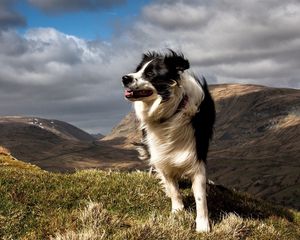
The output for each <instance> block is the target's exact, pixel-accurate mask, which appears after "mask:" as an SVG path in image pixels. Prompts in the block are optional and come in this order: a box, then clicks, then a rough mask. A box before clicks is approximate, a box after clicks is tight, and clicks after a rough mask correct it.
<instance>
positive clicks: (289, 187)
mask: <svg viewBox="0 0 300 240" xmlns="http://www.w3.org/2000/svg"><path fill="white" fill-rule="evenodd" d="M211 92H212V95H213V98H214V99H215V102H216V110H217V121H216V125H215V135H214V140H213V142H212V144H211V148H210V153H209V155H208V174H209V178H210V179H212V180H214V181H216V182H218V183H221V184H224V185H225V186H230V187H234V188H237V189H239V190H242V191H247V192H249V193H253V194H255V195H256V196H260V197H262V198H265V199H268V200H272V201H276V202H278V203H282V204H287V205H290V206H294V207H297V208H300V164H299V159H300V90H294V89H277V88H269V87H263V86H256V85H241V84H228V85H216V86H211ZM137 128H138V123H137V121H136V119H135V117H134V114H133V113H130V114H128V115H127V116H126V117H125V118H124V119H123V120H122V121H121V122H120V124H119V125H118V126H116V127H115V128H114V129H113V131H112V133H111V134H110V135H108V136H106V137H105V138H104V140H109V141H110V142H113V143H115V144H117V145H118V146H121V147H123V148H125V149H131V148H133V146H132V144H131V142H135V141H137V142H138V141H139V139H140V134H137V131H136V129H137Z"/></svg>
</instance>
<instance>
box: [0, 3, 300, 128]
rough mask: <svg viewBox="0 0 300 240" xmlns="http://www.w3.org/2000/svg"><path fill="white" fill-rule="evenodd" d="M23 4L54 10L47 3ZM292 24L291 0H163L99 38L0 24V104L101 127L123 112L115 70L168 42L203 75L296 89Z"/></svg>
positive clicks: (298, 61) (295, 19) (298, 37)
mask: <svg viewBox="0 0 300 240" xmlns="http://www.w3.org/2000/svg"><path fill="white" fill-rule="evenodd" d="M31 2H32V3H35V4H46V2H47V4H49V6H48V7H46V5H44V7H43V8H44V9H45V11H46V10H47V11H52V12H54V11H58V10H57V9H56V10H55V6H54V5H53V7H50V5H51V4H50V3H49V2H50V1H37V0H35V1H33V0H32V1H31ZM54 2H55V1H52V2H51V3H54ZM63 2H64V3H68V2H66V1H63ZM84 2H85V3H86V4H87V5H86V6H92V5H90V4H92V2H91V1H84ZM72 3H74V6H77V5H76V4H78V3H77V1H72ZM75 3H76V4H75ZM112 3H113V2H112ZM115 3H116V2H115ZM119 3H120V4H121V2H119ZM94 4H97V3H94ZM5 6H7V5H5ZM41 6H42V5H41ZM41 6H40V7H41ZM51 6H52V5H51ZM62 6H63V5H62ZM74 6H73V7H72V8H71V7H70V6H69V7H70V8H68V9H69V10H70V11H71V9H75V8H74ZM78 6H79V5H78ZM99 7H100V5H99ZM83 8H84V9H87V7H83ZM6 9H9V8H6ZM61 9H63V8H61ZM69 10H68V11H69ZM298 26H300V3H299V1H296V0H295V1H293V0H287V1H279V0H278V1H277V0H269V1H258V0H253V1H246V0H241V1H238V2H237V1H234V0H223V1H217V0H210V1H176V0H173V1H154V2H152V3H151V4H149V5H147V6H145V8H144V9H143V10H142V12H141V14H140V15H139V16H137V17H136V20H135V21H133V22H131V24H130V26H128V25H122V26H121V27H120V28H119V29H118V31H116V32H115V35H114V36H113V37H112V39H111V40H110V41H109V42H102V41H98V40H93V41H88V40H85V39H81V38H78V37H76V36H71V35H67V34H65V33H62V32H59V31H57V30H56V29H53V28H35V29H29V30H28V31H27V32H26V33H25V35H24V36H20V35H19V34H17V33H16V32H15V31H13V30H11V29H6V30H3V31H0V64H1V68H0V111H1V114H2V115H16V114H24V115H35V116H42V117H47V118H56V119H60V120H65V121H68V122H71V123H73V124H75V125H77V126H79V127H81V128H83V129H85V130H87V131H90V132H102V133H108V132H109V130H110V128H111V127H112V126H113V125H115V124H117V123H118V121H119V120H120V119H121V118H122V116H124V115H125V114H126V113H127V112H128V111H129V110H130V104H129V103H127V102H126V101H125V100H124V99H123V96H122V95H123V93H122V92H123V90H122V85H121V76H122V75H123V74H125V73H128V72H131V71H132V70H134V69H135V66H136V64H137V63H138V62H139V60H140V57H141V54H142V52H144V51H148V50H165V49H166V48H168V47H171V48H174V49H176V50H181V51H182V52H183V53H184V54H185V55H186V57H187V58H188V59H189V60H190V62H191V68H192V71H194V72H196V73H197V74H199V75H201V74H203V75H205V76H206V77H207V78H208V81H209V82H210V83H225V82H240V83H255V84H262V85H268V86H275V87H294V88H300V81H299V76H300V30H299V27H298ZM12 43H13V44H12Z"/></svg>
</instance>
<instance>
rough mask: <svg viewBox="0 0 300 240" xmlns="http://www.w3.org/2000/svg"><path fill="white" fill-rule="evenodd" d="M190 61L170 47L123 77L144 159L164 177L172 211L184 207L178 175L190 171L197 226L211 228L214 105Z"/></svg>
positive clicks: (148, 55) (147, 57)
mask: <svg viewBox="0 0 300 240" xmlns="http://www.w3.org/2000/svg"><path fill="white" fill-rule="evenodd" d="M189 67H190V64H189V61H188V60H187V59H185V57H184V55H183V54H182V53H177V52H175V51H173V50H171V49H169V51H168V52H167V53H159V52H148V53H145V54H143V57H142V61H141V62H140V64H139V65H138V66H137V68H136V71H135V72H133V73H129V74H126V75H125V76H123V77H122V82H123V86H124V88H125V93H124V95H125V98H126V99H127V100H129V101H131V102H133V105H134V109H135V113H136V116H137V119H138V120H139V122H140V128H141V130H142V143H141V144H140V147H139V153H140V158H141V159H147V158H148V159H149V162H150V165H151V166H153V167H154V168H155V170H156V171H157V173H158V176H159V178H160V179H161V181H162V183H163V185H164V187H165V191H166V194H167V196H169V197H170V198H171V202H172V212H177V211H181V210H183V208H184V205H183V201H182V197H181V195H180V192H179V187H178V180H179V178H181V177H183V176H184V177H188V178H190V179H191V181H192V190H193V193H194V197H195V202H196V212H197V216H196V231H197V232H208V231H210V225H209V218H208V209H207V200H206V181H207V178H206V158H207V152H208V147H209V142H210V140H211V138H212V135H213V125H214V122H215V105H214V101H213V99H212V97H211V94H210V92H209V89H208V86H207V82H206V80H205V79H204V78H203V77H202V78H201V79H199V78H197V77H196V76H195V75H194V74H193V73H191V72H189V71H187V70H188V69H189Z"/></svg>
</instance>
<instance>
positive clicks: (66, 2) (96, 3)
mask: <svg viewBox="0 0 300 240" xmlns="http://www.w3.org/2000/svg"><path fill="white" fill-rule="evenodd" d="M28 2H29V3H31V4H32V5H34V6H36V7H38V8H40V9H41V10H43V11H45V12H47V13H63V12H74V11H82V10H90V11H92V10H98V9H109V8H112V7H114V6H119V5H122V4H125V3H126V0H52V1H50V0H28Z"/></svg>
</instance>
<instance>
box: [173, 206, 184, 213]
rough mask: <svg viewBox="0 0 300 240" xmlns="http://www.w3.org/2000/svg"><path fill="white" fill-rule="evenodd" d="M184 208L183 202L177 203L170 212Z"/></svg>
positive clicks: (176, 211)
mask: <svg viewBox="0 0 300 240" xmlns="http://www.w3.org/2000/svg"><path fill="white" fill-rule="evenodd" d="M183 209H184V206H183V204H178V205H176V206H173V207H172V213H178V212H180V211H182V210H183Z"/></svg>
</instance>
